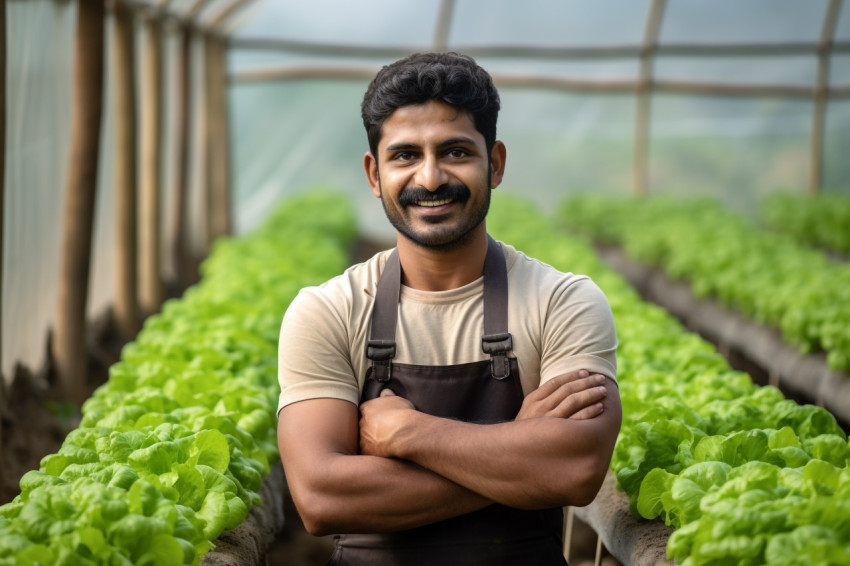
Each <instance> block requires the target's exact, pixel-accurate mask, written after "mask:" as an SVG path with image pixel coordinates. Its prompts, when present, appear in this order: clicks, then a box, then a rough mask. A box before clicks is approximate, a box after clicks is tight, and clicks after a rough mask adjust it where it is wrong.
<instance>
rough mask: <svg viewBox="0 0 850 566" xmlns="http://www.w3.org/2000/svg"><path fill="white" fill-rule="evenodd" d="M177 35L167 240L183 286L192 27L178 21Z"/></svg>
mask: <svg viewBox="0 0 850 566" xmlns="http://www.w3.org/2000/svg"><path fill="white" fill-rule="evenodd" d="M177 33H178V35H179V37H178V41H179V47H178V49H179V53H178V56H177V60H176V67H177V81H176V97H175V98H176V101H175V102H176V103H175V108H174V116H175V118H174V119H175V122H176V123H177V132H176V134H175V142H174V148H175V150H176V156H175V159H174V187H173V188H172V191H171V201H170V204H169V206H170V207H171V213H172V217H171V219H172V222H173V224H172V226H171V231H170V232H171V240H170V242H169V243H168V245H169V248H170V249H171V257H172V258H173V259H172V261H173V265H172V268H173V272H174V274H175V277H176V279H177V280H176V282H175V283H176V286H177V287H178V288H179V289H181V290H182V289H185V288H186V287H187V286H188V285H189V284H190V283H191V282H192V280H193V279H194V276H193V274H192V272H191V268H190V263H189V257H188V251H187V248H186V246H187V231H186V222H187V220H188V214H187V212H188V200H189V196H188V195H189V132H190V130H191V115H190V114H191V113H190V110H189V94H190V80H191V61H192V28H191V27H190V26H189V24H181V25H180V27H179V28H178V31H177Z"/></svg>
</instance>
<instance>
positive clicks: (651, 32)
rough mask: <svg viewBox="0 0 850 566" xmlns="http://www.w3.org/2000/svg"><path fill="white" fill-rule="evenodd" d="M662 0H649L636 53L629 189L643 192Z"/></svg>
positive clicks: (645, 188) (662, 6) (646, 181)
mask: <svg viewBox="0 0 850 566" xmlns="http://www.w3.org/2000/svg"><path fill="white" fill-rule="evenodd" d="M665 6H666V0H653V1H652V5H651V6H650V9H649V16H648V17H647V20H646V30H645V32H644V37H643V47H642V48H641V54H640V78H639V80H638V85H637V92H636V97H635V98H636V107H635V142H634V152H635V154H634V158H633V159H634V164H633V179H632V190H633V192H634V193H635V194H636V195H645V194H646V193H647V192H648V184H649V121H650V106H651V103H652V86H653V85H652V71H653V66H654V62H655V46H656V43H657V42H658V32H659V30H660V29H661V20H662V18H663V17H664V8H665Z"/></svg>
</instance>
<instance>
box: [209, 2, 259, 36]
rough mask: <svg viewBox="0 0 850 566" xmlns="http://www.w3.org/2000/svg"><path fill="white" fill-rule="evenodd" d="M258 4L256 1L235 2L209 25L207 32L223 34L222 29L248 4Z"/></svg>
mask: <svg viewBox="0 0 850 566" xmlns="http://www.w3.org/2000/svg"><path fill="white" fill-rule="evenodd" d="M253 2H256V0H233V3H232V4H230V5H229V6H227V7H226V8H224V9H223V10H222V11H221V12H219V13H218V15H216V17H215V18H214V19H213V20H212V21H211V22H210V23H209V25H208V27H207V30H208V32H209V33H215V34H221V33H222V29H223V28H224V27H225V26H226V25H227V22H229V21H230V20H231V19H232V18H233V17H234V16H235V15H236V13H237V12H239V11H240V10H242V8H244V7H245V6H247V5H248V4H251V3H253Z"/></svg>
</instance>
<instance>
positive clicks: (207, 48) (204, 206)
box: [195, 33, 216, 259]
mask: <svg viewBox="0 0 850 566" xmlns="http://www.w3.org/2000/svg"><path fill="white" fill-rule="evenodd" d="M201 39H202V44H203V46H202V51H203V58H202V61H203V63H202V65H203V80H202V82H201V84H202V85H203V91H202V96H201V98H200V102H201V107H202V111H201V112H200V119H201V123H200V124H199V126H200V131H201V134H200V138H201V139H200V142H201V154H200V155H201V160H202V163H203V167H201V169H200V171H199V174H200V179H199V190H200V201H199V203H198V206H199V208H200V220H201V225H200V226H199V227H198V228H199V230H201V233H202V234H203V239H202V245H203V247H202V249H200V250H195V251H196V253H198V254H200V257H199V258H198V259H200V258H203V257H206V255H207V254H208V253H209V250H210V244H212V241H213V240H214V239H215V233H214V231H213V211H212V208H213V193H214V192H215V191H214V190H213V184H214V182H215V179H216V174H215V166H214V165H213V162H214V161H215V155H214V153H213V148H214V146H215V141H214V138H215V136H216V132H215V117H214V116H215V111H214V108H215V102H214V98H215V93H214V92H213V91H214V89H215V86H214V83H215V80H214V77H213V75H214V70H213V68H214V67H215V54H214V50H215V48H214V47H213V38H212V36H211V35H209V34H207V33H204V34H203V35H202V36H201Z"/></svg>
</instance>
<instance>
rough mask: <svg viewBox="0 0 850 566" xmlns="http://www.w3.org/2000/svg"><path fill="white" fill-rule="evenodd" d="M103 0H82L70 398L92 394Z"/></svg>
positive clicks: (70, 229) (69, 298)
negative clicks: (91, 300)
mask: <svg viewBox="0 0 850 566" xmlns="http://www.w3.org/2000/svg"><path fill="white" fill-rule="evenodd" d="M103 18H104V5H103V0H80V2H79V9H78V15H77V29H76V38H75V41H74V61H75V68H74V85H73V86H74V91H73V102H72V104H73V106H72V115H71V145H70V152H69V164H68V178H67V181H66V186H65V193H66V196H65V212H64V226H63V237H62V250H61V256H60V257H61V262H62V264H61V268H60V272H59V301H58V302H59V304H58V312H57V316H56V329H55V334H54V337H53V342H52V350H53V352H52V353H53V363H54V366H55V368H56V373H57V378H58V381H59V386H60V387H61V389H62V391H63V394H64V396H65V398H66V399H68V400H70V401H73V402H75V403H79V404H81V403H82V402H83V401H84V400H85V396H86V377H87V373H88V367H87V353H86V340H85V336H86V304H87V300H88V282H89V267H90V263H91V240H92V224H93V221H94V202H95V193H96V188H97V167H98V152H99V150H100V122H101V113H102V101H103V96H102V89H103Z"/></svg>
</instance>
